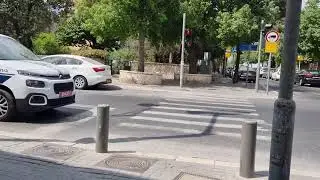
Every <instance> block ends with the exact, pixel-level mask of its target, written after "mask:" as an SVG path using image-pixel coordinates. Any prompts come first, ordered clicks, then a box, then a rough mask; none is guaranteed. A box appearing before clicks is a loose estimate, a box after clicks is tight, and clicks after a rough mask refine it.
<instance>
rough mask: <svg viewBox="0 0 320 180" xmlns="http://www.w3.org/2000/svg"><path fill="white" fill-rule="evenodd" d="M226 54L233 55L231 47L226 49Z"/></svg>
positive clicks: (227, 55) (227, 56)
mask: <svg viewBox="0 0 320 180" xmlns="http://www.w3.org/2000/svg"><path fill="white" fill-rule="evenodd" d="M225 56H226V58H229V57H231V48H227V49H226V52H225Z"/></svg>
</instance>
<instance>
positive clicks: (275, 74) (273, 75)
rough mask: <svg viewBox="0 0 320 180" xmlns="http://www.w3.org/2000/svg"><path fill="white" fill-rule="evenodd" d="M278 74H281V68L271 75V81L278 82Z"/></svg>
mask: <svg viewBox="0 0 320 180" xmlns="http://www.w3.org/2000/svg"><path fill="white" fill-rule="evenodd" d="M280 74H281V67H278V68H277V69H276V71H275V72H274V73H272V74H271V79H273V80H276V81H278V80H280Z"/></svg>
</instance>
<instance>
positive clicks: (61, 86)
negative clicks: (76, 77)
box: [53, 82, 73, 94]
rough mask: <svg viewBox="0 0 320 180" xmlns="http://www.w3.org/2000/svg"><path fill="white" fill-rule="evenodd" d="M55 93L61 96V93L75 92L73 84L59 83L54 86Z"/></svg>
mask: <svg viewBox="0 0 320 180" xmlns="http://www.w3.org/2000/svg"><path fill="white" fill-rule="evenodd" d="M53 87H54V92H55V93H56V94H59V93H60V92H64V91H73V82H69V83H57V84H54V86H53Z"/></svg>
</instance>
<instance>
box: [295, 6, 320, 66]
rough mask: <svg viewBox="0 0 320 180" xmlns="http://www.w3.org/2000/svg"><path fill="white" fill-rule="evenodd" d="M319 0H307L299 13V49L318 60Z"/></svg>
mask: <svg viewBox="0 0 320 180" xmlns="http://www.w3.org/2000/svg"><path fill="white" fill-rule="evenodd" d="M319 3H320V1H319V0H308V2H307V5H306V7H305V9H304V10H303V12H302V14H301V24H300V42H299V51H300V52H301V53H302V54H304V55H306V56H308V57H309V58H311V59H313V60H315V61H319V60H320V46H319V44H320V21H319V19H320V7H319Z"/></svg>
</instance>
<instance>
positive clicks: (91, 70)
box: [42, 55, 112, 89]
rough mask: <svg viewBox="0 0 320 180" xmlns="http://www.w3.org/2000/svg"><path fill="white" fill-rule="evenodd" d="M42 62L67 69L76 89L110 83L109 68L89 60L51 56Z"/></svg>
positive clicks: (69, 56) (67, 56) (80, 57)
mask: <svg viewBox="0 0 320 180" xmlns="http://www.w3.org/2000/svg"><path fill="white" fill-rule="evenodd" d="M42 60H43V61H46V62H49V63H52V64H55V65H57V66H59V67H63V68H65V69H67V70H68V71H69V72H70V75H71V77H72V78H73V80H74V83H75V87H76V88H77V89H85V88H87V87H88V86H94V85H97V84H101V83H111V82H112V76H111V69H110V66H108V65H104V64H102V63H100V62H98V61H95V60H93V59H90V58H86V57H82V56H74V55H52V56H46V57H43V58H42Z"/></svg>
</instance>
